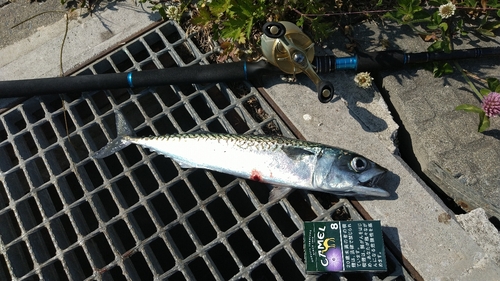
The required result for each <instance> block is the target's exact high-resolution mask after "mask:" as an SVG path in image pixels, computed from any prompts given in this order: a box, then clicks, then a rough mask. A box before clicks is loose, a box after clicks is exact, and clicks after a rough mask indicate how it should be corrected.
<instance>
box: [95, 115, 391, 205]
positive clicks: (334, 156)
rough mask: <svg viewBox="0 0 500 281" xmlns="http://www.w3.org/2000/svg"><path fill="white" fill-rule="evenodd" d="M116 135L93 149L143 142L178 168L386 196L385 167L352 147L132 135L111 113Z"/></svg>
mask: <svg viewBox="0 0 500 281" xmlns="http://www.w3.org/2000/svg"><path fill="white" fill-rule="evenodd" d="M115 114H116V126H117V135H118V137H117V138H116V139H114V140H113V141H111V142H110V143H108V144H107V145H106V146H105V147H103V148H102V149H100V150H99V151H97V152H96V153H95V154H94V155H92V157H93V158H104V157H107V156H109V155H111V154H114V153H116V152H118V151H119V150H121V149H123V148H125V147H126V146H128V145H130V144H136V145H140V146H143V147H146V148H148V149H150V150H152V151H154V152H156V153H158V154H161V155H164V156H166V157H168V158H171V159H173V160H175V161H176V162H177V163H179V165H180V166H181V167H182V168H201V169H207V170H212V171H217V172H222V173H227V174H231V175H234V176H236V177H240V178H245V179H250V180H254V181H258V182H263V183H268V184H272V185H275V186H280V187H288V188H284V189H281V190H279V189H275V190H273V191H272V192H271V194H270V200H274V199H276V198H278V197H280V196H283V193H287V191H289V188H290V187H292V188H299V189H305V190H310V191H322V192H328V193H333V194H336V195H342V196H378V197H387V196H389V193H388V192H387V191H385V190H384V189H382V188H380V187H377V186H376V182H377V181H378V180H379V179H380V178H381V177H383V176H384V174H385V173H386V171H387V170H386V169H385V168H383V167H381V166H379V165H377V164H376V163H374V162H373V161H371V160H369V159H367V158H365V157H363V156H361V155H359V154H356V153H354V152H351V151H348V150H345V149H341V148H336V147H332V146H327V145H324V144H319V143H314V142H308V141H303V140H298V139H290V138H284V137H276V136H265V135H235V134H218V133H186V134H172V135H163V136H150V137H135V136H133V131H132V129H131V128H130V127H129V125H128V124H127V122H126V120H125V117H124V116H123V115H122V114H121V113H119V112H116V113H115Z"/></svg>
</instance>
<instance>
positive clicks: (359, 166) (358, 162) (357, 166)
mask: <svg viewBox="0 0 500 281" xmlns="http://www.w3.org/2000/svg"><path fill="white" fill-rule="evenodd" d="M351 167H352V168H353V169H354V171H356V172H362V171H364V170H366V168H368V162H367V161H366V159H365V158H363V157H354V158H352V160H351Z"/></svg>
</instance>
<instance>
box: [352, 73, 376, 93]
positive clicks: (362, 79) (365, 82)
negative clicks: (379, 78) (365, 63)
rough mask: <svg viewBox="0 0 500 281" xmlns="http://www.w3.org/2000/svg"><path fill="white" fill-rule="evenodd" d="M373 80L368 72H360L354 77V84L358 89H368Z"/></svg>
mask: <svg viewBox="0 0 500 281" xmlns="http://www.w3.org/2000/svg"><path fill="white" fill-rule="evenodd" d="M372 81H373V78H372V77H371V76H370V72H360V73H358V74H356V76H354V82H355V83H356V85H358V87H361V88H363V89H368V88H370V87H371V85H372Z"/></svg>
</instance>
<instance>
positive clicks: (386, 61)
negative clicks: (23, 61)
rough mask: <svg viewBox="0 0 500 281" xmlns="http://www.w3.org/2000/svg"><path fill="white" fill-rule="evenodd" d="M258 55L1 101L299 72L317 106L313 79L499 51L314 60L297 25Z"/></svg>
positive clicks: (274, 32) (19, 92)
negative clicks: (311, 86) (253, 58)
mask: <svg viewBox="0 0 500 281" xmlns="http://www.w3.org/2000/svg"><path fill="white" fill-rule="evenodd" d="M261 49H262V53H263V56H264V58H265V59H266V60H265V61H260V62H244V61H242V62H232V63H224V64H208V65H194V66H188V67H175V68H166V69H157V70H145V71H133V72H127V73H108V74H97V75H77V76H70V77H54V78H39V79H25V80H12V81H0V98H2V97H29V96H37V95H49V94H59V93H74V92H85V91H94V90H103V89H119V88H134V87H152V86H161V85H176V84H196V83H210V82H229V81H242V80H251V81H254V80H258V79H260V78H261V77H262V76H266V75H278V74H283V73H286V74H298V73H302V72H303V73H304V74H306V75H307V76H308V77H309V78H310V79H311V80H312V81H313V82H314V84H315V85H316V90H317V94H318V99H319V101H320V102H322V103H327V102H329V101H330V100H331V99H332V98H333V96H334V87H333V85H332V83H331V82H329V81H325V80H322V79H321V78H320V77H319V76H318V73H331V72H334V71H337V70H354V71H358V72H361V71H379V70H383V69H400V68H403V67H405V66H406V65H408V64H419V63H426V62H433V61H443V60H457V59H470V58H480V57H492V56H499V55H500V48H475V49H467V50H454V51H452V52H450V53H444V52H437V53H429V52H422V53H404V52H402V51H382V52H368V53H362V52H358V53H357V54H356V55H355V56H352V57H336V56H333V55H329V56H315V55H314V42H312V40H311V39H310V38H309V37H308V36H307V35H305V33H304V32H302V30H301V29H300V28H298V27H297V26H296V25H294V24H293V23H290V22H285V21H282V22H268V23H266V24H265V25H264V27H263V35H262V37H261Z"/></svg>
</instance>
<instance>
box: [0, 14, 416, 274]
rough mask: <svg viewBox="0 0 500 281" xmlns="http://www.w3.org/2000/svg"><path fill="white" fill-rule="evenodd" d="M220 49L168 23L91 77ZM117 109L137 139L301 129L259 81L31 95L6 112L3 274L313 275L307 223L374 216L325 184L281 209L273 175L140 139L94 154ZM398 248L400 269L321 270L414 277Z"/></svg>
mask: <svg viewBox="0 0 500 281" xmlns="http://www.w3.org/2000/svg"><path fill="white" fill-rule="evenodd" d="M210 55H211V53H202V52H201V51H200V50H199V49H198V48H197V46H196V44H195V42H193V40H192V39H191V38H189V37H186V35H185V33H184V31H183V30H182V29H181V28H180V27H178V26H177V25H176V24H175V23H173V22H166V23H165V24H163V25H161V26H160V27H157V28H156V29H154V30H152V31H150V32H149V33H147V34H145V35H143V36H141V37H140V38H138V39H136V40H135V41H133V42H131V43H130V44H127V45H125V46H123V47H122V48H121V49H119V50H117V51H115V52H113V53H111V54H110V55H107V56H106V57H105V58H103V59H101V60H100V61H97V62H95V63H93V64H92V65H90V66H89V67H88V68H86V69H85V70H84V71H82V72H81V74H95V73H106V72H123V71H131V70H134V69H138V70H144V69H151V68H163V67H177V66H184V65H188V64H197V63H208V62H207V57H209V56H210ZM61 98H62V99H63V100H64V106H63V103H62V101H61ZM114 110H120V111H121V112H122V113H123V114H124V116H125V117H126V118H127V120H128V122H129V123H130V124H131V126H132V127H133V128H134V129H135V131H136V133H137V135H153V134H154V135H160V134H168V133H177V132H189V131H196V130H200V129H201V130H208V131H213V132H230V133H240V134H243V133H259V134H282V135H285V136H288V137H293V135H292V133H291V132H290V130H289V129H288V128H287V127H286V126H285V125H284V123H283V122H282V121H281V120H280V119H279V118H278V117H277V115H276V113H274V111H273V110H272V109H271V108H270V107H269V105H268V104H267V103H266V101H265V100H263V99H262V98H261V96H260V95H259V93H258V92H257V91H256V89H255V88H253V87H252V86H251V85H249V84H246V83H237V84H229V85H228V84H222V83H218V84H206V85H184V86H165V87H158V88H144V89H133V90H132V89H122V90H113V91H99V92H92V93H83V94H80V93H78V94H77V95H75V96H72V95H71V94H69V95H63V96H61V97H58V96H56V97H48V96H44V97H39V98H31V99H29V100H27V101H25V102H24V103H23V104H20V105H18V106H16V107H15V108H12V109H11V110H9V111H8V112H5V113H4V114H2V115H1V116H0V122H1V123H0V159H1V161H0V226H1V227H0V280H11V279H17V280H39V279H40V280H58V279H61V280H66V279H72V280H85V279H86V280H150V279H165V278H168V279H169V280H195V279H197V280H229V279H231V280H237V279H238V280H239V279H246V280H275V279H278V280H303V279H304V278H305V277H306V275H305V273H304V271H305V267H304V263H303V248H302V247H303V242H302V239H303V238H302V224H303V221H311V220H331V219H335V220H346V219H351V218H353V219H361V217H360V216H359V214H357V213H356V211H355V210H354V208H353V207H352V206H351V205H350V203H349V202H348V201H346V200H344V199H338V198H336V197H335V196H332V195H328V194H323V193H321V194H314V193H306V192H303V191H294V192H293V193H292V194H291V195H290V196H288V198H287V199H284V200H281V201H280V202H278V203H275V204H269V203H267V201H268V200H267V197H268V195H269V188H268V187H267V186H266V185H264V184H260V183H256V182H252V181H246V180H242V179H238V178H235V177H232V176H228V175H225V174H220V173H215V172H209V171H205V170H197V169H182V168H180V167H179V165H177V164H176V163H175V162H172V161H171V160H169V159H167V158H165V157H163V156H161V155H156V154H154V153H150V152H149V151H148V150H145V149H142V148H140V147H138V146H130V147H127V148H126V149H124V150H123V151H121V152H119V153H117V154H115V155H112V156H110V157H107V158H105V159H100V160H93V159H90V158H89V157H88V156H89V154H91V153H92V152H94V151H96V150H98V149H99V148H101V147H102V146H104V145H105V144H106V143H107V142H108V141H110V140H111V139H113V138H114V137H115V128H114V126H115V125H114V113H113V111H114ZM386 252H387V253H388V265H389V269H390V271H389V272H387V273H379V274H368V273H367V274H349V275H342V274H336V275H323V276H310V278H315V279H318V280H330V278H332V276H333V277H335V276H336V278H339V277H340V276H344V278H346V280H351V279H352V280H362V279H369V280H372V278H375V279H377V278H378V279H384V278H385V279H384V280H396V279H398V280H402V279H406V280H409V279H411V278H410V277H409V275H408V274H407V273H406V271H405V270H404V269H403V268H402V267H401V265H400V264H399V263H398V262H397V261H396V259H395V258H394V257H393V256H392V255H391V254H390V252H389V251H386ZM334 279H335V278H334ZM375 279H374V280H375Z"/></svg>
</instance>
